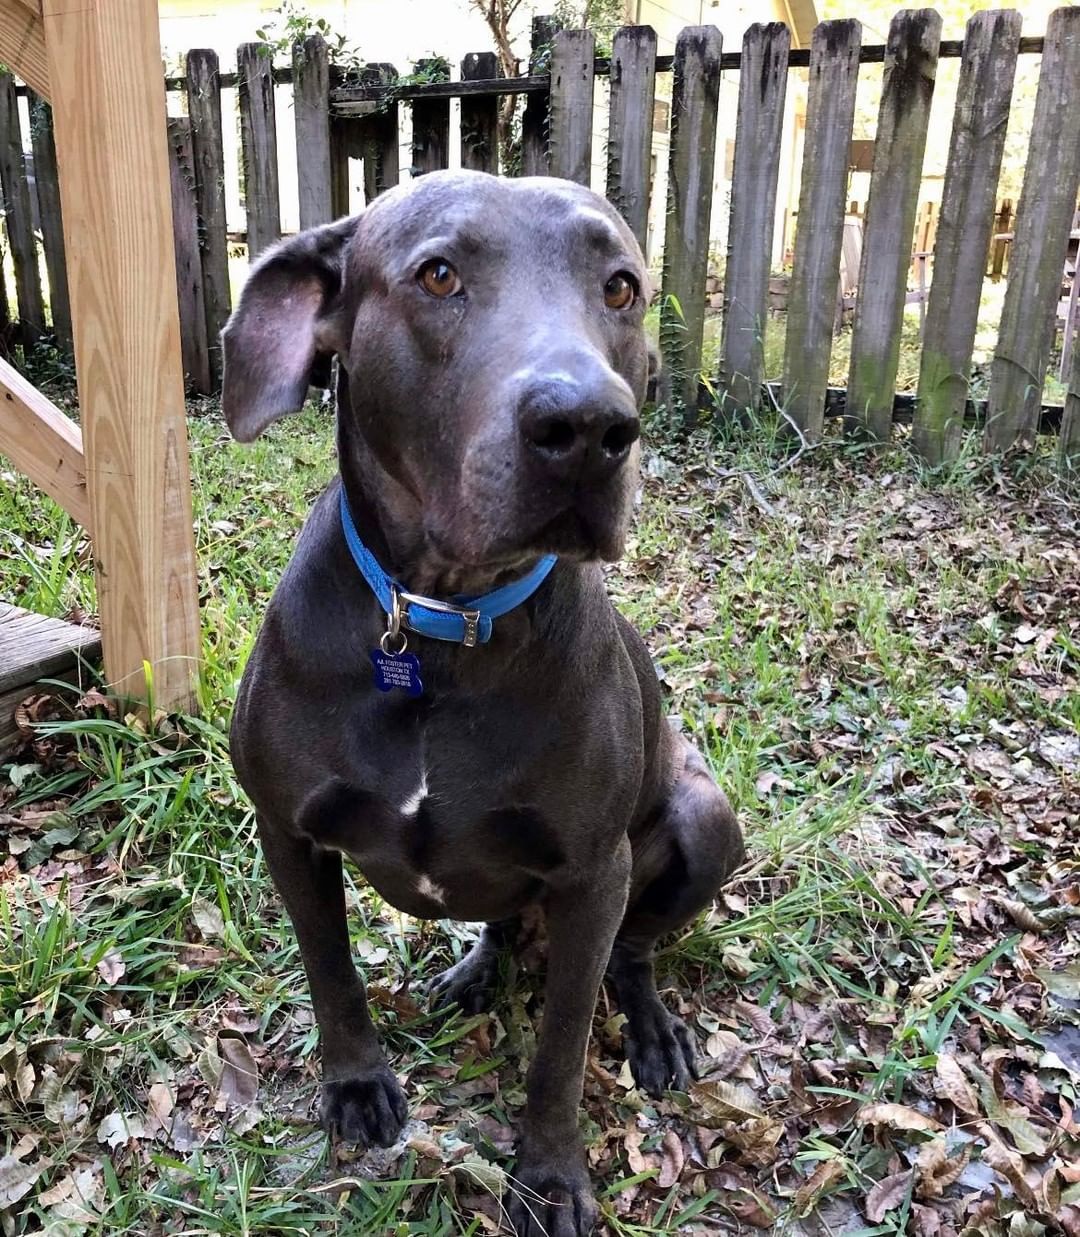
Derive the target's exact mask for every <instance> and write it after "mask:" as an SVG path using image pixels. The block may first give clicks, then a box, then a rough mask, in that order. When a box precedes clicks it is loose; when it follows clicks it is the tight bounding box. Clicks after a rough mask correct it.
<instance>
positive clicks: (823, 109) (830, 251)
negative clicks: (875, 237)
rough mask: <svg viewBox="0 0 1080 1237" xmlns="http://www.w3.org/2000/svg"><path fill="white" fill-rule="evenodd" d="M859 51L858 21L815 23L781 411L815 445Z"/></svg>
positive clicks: (821, 411)
mask: <svg viewBox="0 0 1080 1237" xmlns="http://www.w3.org/2000/svg"><path fill="white" fill-rule="evenodd" d="M861 46H862V27H861V26H860V25H859V23H858V22H857V21H829V22H822V23H821V24H820V25H819V26H818V27H817V28H816V29H815V31H814V34H813V39H812V42H811V46H810V90H809V96H808V99H807V105H806V132H805V137H804V141H803V166H802V181H801V183H800V187H799V226H798V228H797V229H796V231H795V258H794V262H793V265H792V269H791V291H790V292H789V294H788V320H787V336H786V338H785V341H784V406H785V409H786V411H787V413H788V415H789V416H790V417H791V418H792V420H793V421H794V422H795V424H796V425H797V426H798V427H799V428H800V429H801V430H802V432H803V434H804V435H805V436H806V437H807V438H808V439H811V440H815V441H816V440H817V439H819V438H820V437H821V432H822V428H823V427H824V424H825V393H826V391H827V389H828V385H829V354H830V352H831V349H832V330H833V320H834V317H835V315H836V313H837V286H838V285H837V275H838V272H839V269H840V252H841V248H842V246H843V239H844V199H845V197H846V196H847V178H848V157H849V152H850V149H851V132H852V126H853V124H854V120H855V91H856V88H857V87H858V82H859V51H860V48H861ZM842 291H843V290H842V289H841V293H842Z"/></svg>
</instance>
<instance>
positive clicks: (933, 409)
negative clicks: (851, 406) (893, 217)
mask: <svg viewBox="0 0 1080 1237" xmlns="http://www.w3.org/2000/svg"><path fill="white" fill-rule="evenodd" d="M1019 50H1020V14H1019V13H1017V12H1015V11H1002V10H997V11H991V12H985V13H976V14H975V16H974V17H972V18H971V19H970V20H969V21H968V23H967V30H966V32H965V35H964V55H963V61H962V63H961V65H960V81H959V83H958V85H957V88H956V111H955V114H954V117H953V129H952V137H951V139H950V143H949V162H948V165H947V167H946V170H945V187H944V190H943V192H942V199H941V212H940V215H939V222H938V228H937V237H936V243H935V246H934V279H933V283H932V284H931V286H930V298H929V304H928V305H927V307H926V321H925V329H924V331H923V346H922V355H921V357H920V363H919V387H918V394H917V397H916V405H915V424H914V427H913V429H912V443H913V445H914V447H915V449H916V451H918V452H919V454H920V455H922V456H923V458H924V459H926V460H927V461H928V462H929V463H931V464H940V463H942V462H943V461H944V460H948V459H953V458H954V457H955V456H956V454H957V452H958V450H959V448H960V442H961V438H962V435H963V428H964V410H965V408H966V405H967V395H968V375H969V373H970V371H971V354H972V352H973V351H974V348H975V331H976V329H977V327H978V321H979V303H980V301H981V299H982V290H983V279H984V276H985V271H986V255H987V252H988V250H989V248H990V238H991V235H992V232H993V227H994V195H995V194H996V192H997V183H998V174H999V173H1000V171H1001V156H1002V153H1003V151H1004V149H1005V130H1006V126H1007V125H1008V122H1009V102H1010V99H1011V98H1012V88H1013V76H1014V74H1015V72H1016V56H1017V53H1018V52H1019ZM922 243H923V244H924V245H925V244H926V241H925V240H924V241H923V242H922Z"/></svg>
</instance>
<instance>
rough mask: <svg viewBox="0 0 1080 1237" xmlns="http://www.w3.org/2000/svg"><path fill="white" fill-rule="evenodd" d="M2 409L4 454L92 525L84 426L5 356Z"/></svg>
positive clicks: (0, 446)
mask: <svg viewBox="0 0 1080 1237" xmlns="http://www.w3.org/2000/svg"><path fill="white" fill-rule="evenodd" d="M0 410H2V415H0V453H2V454H3V455H6V456H7V457H8V459H9V460H11V462H12V463H13V464H14V465H15V467H16V468H17V469H18V470H19V472H21V473H23V474H24V475H25V476H27V477H29V478H30V480H31V481H33V483H34V484H35V485H36V486H37V487H38V489H40V490H44V491H45V493H46V494H48V496H49V497H50V498H51V499H52V500H53V501H54V502H57V503H59V504H60V506H61V507H63V508H64V510H65V511H66V512H67V513H68V514H69V515H70V516H71V518H72V519H73V520H76V521H77V522H78V523H79V524H81V525H82V526H83V528H86V529H89V527H90V503H89V500H88V498H87V494H86V462H85V459H84V457H83V436H82V430H80V429H79V427H78V426H77V425H76V424H75V422H74V421H72V420H71V418H70V417H66V416H64V414H63V413H62V412H61V411H60V409H59V408H57V407H56V405H55V404H54V403H52V402H51V400H49V399H47V398H46V397H45V396H44V395H42V393H41V392H40V391H39V390H38V389H37V388H36V387H35V386H33V385H31V383H29V382H28V381H27V380H26V379H25V378H24V377H23V376H22V374H20V373H19V372H18V370H16V369H14V368H13V367H12V366H11V365H9V364H8V362H7V361H5V360H2V359H0Z"/></svg>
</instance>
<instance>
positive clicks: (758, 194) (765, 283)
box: [719, 22, 791, 411]
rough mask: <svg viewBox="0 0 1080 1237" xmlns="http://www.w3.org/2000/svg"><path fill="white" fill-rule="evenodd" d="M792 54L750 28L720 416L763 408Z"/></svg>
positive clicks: (762, 30) (778, 29)
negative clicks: (722, 412) (771, 277)
mask: <svg viewBox="0 0 1080 1237" xmlns="http://www.w3.org/2000/svg"><path fill="white" fill-rule="evenodd" d="M790 46H791V35H790V34H789V32H788V28H787V26H785V25H782V24H781V23H780V22H770V23H769V24H768V25H753V26H751V27H750V28H749V30H747V32H746V34H745V36H744V37H743V45H742V62H741V67H740V69H739V116H738V122H737V126H736V130H735V162H734V168H733V170H732V178H731V221H730V224H729V227H728V248H727V264H726V268H725V272H724V329H723V338H722V341H721V346H720V354H721V361H720V383H719V385H720V391H721V394H722V407H723V408H724V409H725V410H726V411H732V410H734V409H746V408H749V409H756V408H757V407H758V404H759V403H760V402H761V384H762V382H763V381H764V378H765V323H766V321H767V320H768V308H769V269H770V267H771V266H772V248H773V234H774V232H775V231H776V185H777V181H778V179H779V176H780V141H781V138H782V136H783V125H784V96H785V94H786V93H787V76H788V50H789V48H790Z"/></svg>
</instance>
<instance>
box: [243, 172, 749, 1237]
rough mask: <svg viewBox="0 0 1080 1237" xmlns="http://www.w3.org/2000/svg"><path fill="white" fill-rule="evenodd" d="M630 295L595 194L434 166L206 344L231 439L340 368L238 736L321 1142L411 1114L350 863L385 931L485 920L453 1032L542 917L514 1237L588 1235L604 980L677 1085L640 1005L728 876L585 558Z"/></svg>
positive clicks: (610, 474)
mask: <svg viewBox="0 0 1080 1237" xmlns="http://www.w3.org/2000/svg"><path fill="white" fill-rule="evenodd" d="M648 299H649V291H648V276H647V273H646V270H645V266H644V263H643V260H642V256H641V252H640V250H639V249H638V246H637V244H636V243H635V241H634V238H633V236H632V234H631V233H630V231H629V229H628V228H627V227H626V225H625V224H624V223H623V221H622V220H621V219H620V217H619V215H618V214H617V213H616V212H615V211H614V210H613V209H612V208H611V207H610V206H609V205H608V204H607V203H606V202H605V201H604V200H603V199H602V198H600V197H598V196H596V195H595V194H593V193H591V192H589V191H588V190H586V189H583V188H580V187H579V186H577V185H574V184H571V183H569V182H566V181H558V180H549V179H541V178H537V179H524V180H499V179H495V178H494V177H490V176H485V175H481V174H479V173H466V172H454V173H435V174H432V175H430V176H425V177H423V178H422V179H420V180H417V181H413V182H411V183H410V184H407V185H403V186H401V187H400V188H398V189H395V190H393V191H392V192H389V193H387V194H385V195H384V196H383V197H380V198H379V199H378V200H377V201H376V202H375V203H374V204H373V205H372V206H371V207H369V208H368V209H367V210H366V211H364V212H363V213H362V214H361V215H359V216H357V217H356V218H352V219H345V220H341V221H340V222H338V223H334V224H331V225H328V226H326V227H323V228H318V229H314V230H312V231H309V232H305V233H303V234H302V235H300V236H297V237H296V238H295V239H292V240H289V241H286V242H285V243H283V244H281V245H279V246H278V247H276V248H275V249H273V250H271V251H270V252H268V253H267V254H266V255H265V256H264V257H262V258H261V259H260V261H259V262H258V264H257V265H256V266H255V267H254V269H253V270H252V272H251V275H250V277H249V279H248V282H247V285H246V287H245V288H244V292H243V296H242V297H241V299H240V303H239V305H238V307H237V309H236V311H235V313H234V314H233V316H232V319H231V320H230V322H229V325H228V327H227V329H226V331H225V336H224V345H225V361H226V368H225V393H224V407H225V415H226V417H227V419H228V423H229V427H230V429H231V430H232V432H233V434H234V435H235V436H236V437H237V438H238V439H240V440H241V441H242V442H248V441H250V440H252V439H253V438H255V437H257V436H258V435H259V434H261V433H262V431H263V430H264V429H265V428H266V427H267V426H268V425H269V424H270V423H271V422H272V421H274V420H275V419H276V418H278V417H280V416H282V415H284V414H285V413H289V412H294V411H296V410H297V409H299V408H300V406H301V405H302V403H303V402H304V399H305V397H306V395H307V391H308V386H309V383H312V382H317V381H319V380H322V381H323V382H325V381H326V379H327V378H328V376H329V371H330V362H331V361H332V359H333V358H335V357H336V358H337V361H338V369H337V375H338V377H337V435H338V455H339V463H340V471H341V476H340V479H339V480H335V481H334V482H333V483H332V484H331V485H330V487H329V488H328V489H327V491H326V492H325V493H324V494H323V495H322V497H321V498H320V499H319V501H318V503H317V504H316V506H315V509H314V511H313V512H312V514H311V516H310V518H309V519H308V521H307V524H306V526H305V528H304V530H303V532H302V534H301V536H300V539H299V542H298V544H297V547H296V552H295V554H294V555H293V558H292V561H291V563H290V564H289V566H288V569H287V570H286V572H285V574H284V576H283V577H282V580H281V583H280V584H279V586H278V588H277V591H276V592H275V594H274V596H273V599H272V601H271V602H270V607H269V609H268V611H267V615H266V621H265V623H264V624H263V628H262V631H261V633H260V635H259V638H258V641H257V643H256V645H255V649H254V651H253V653H252V655H251V659H250V661H249V662H248V665H247V670H246V672H245V674H244V679H243V683H242V685H241V688H240V692H239V696H238V699H237V704H236V712H235V715H234V718H233V725H232V753H233V759H234V761H235V765H236V770H237V774H238V776H239V778H240V781H241V782H242V783H243V785H244V788H245V789H246V790H247V792H248V794H249V795H250V796H251V799H252V800H253V802H254V804H255V807H256V809H257V812H258V822H259V832H260V836H261V839H262V845H263V850H264V852H265V854H266V860H267V863H268V865H269V868H270V871H271V873H272V874H273V877H274V881H275V883H276V884H277V887H278V890H279V891H280V894H281V897H282V900H283V901H284V903H285V906H286V908H287V910H288V912H289V915H290V917H291V919H292V922H293V925H294V928H295V930H296V934H297V937H298V938H299V943H300V950H301V953H302V955H303V960H304V967H305V969H306V971H307V976H308V981H309V983H310V985H311V995H312V1000H313V1002H314V1007H315V1014H316V1017H317V1019H318V1023H319V1030H320V1034H321V1039H322V1058H323V1085H322V1116H323V1121H324V1123H325V1125H326V1127H327V1129H328V1130H329V1131H330V1132H331V1133H332V1134H333V1133H336V1134H338V1135H340V1136H341V1137H343V1138H345V1139H348V1140H350V1141H355V1142H360V1143H366V1144H379V1145H381V1146H387V1145H389V1144H391V1143H393V1142H394V1140H395V1138H396V1137H397V1135H398V1133H399V1131H400V1129H401V1126H402V1124H403V1122H404V1120H405V1115H406V1103H405V1096H404V1094H403V1092H402V1089H401V1087H400V1085H399V1083H398V1081H397V1079H396V1077H395V1076H394V1074H393V1072H392V1071H391V1069H390V1068H389V1066H388V1065H387V1063H386V1059H385V1057H384V1056H383V1053H382V1050H381V1049H380V1047H379V1042H378V1039H377V1037H376V1034H375V1030H374V1027H373V1025H372V1021H371V1017H370V1015H369V1013H368V1008H367V1001H366V996H365V992H364V984H363V982H362V980H361V979H360V977H359V976H358V975H357V973H356V970H355V968H354V966H353V961H352V957H351V954H350V948H349V935H348V929H347V926H346V918H345V900H344V894H343V886H342V866H341V857H342V855H347V856H348V857H349V858H350V859H352V860H353V861H354V862H355V863H356V864H357V866H358V867H359V868H361V869H362V871H363V873H364V875H365V876H366V878H367V879H368V880H369V881H370V883H371V884H372V885H373V886H374V887H375V888H376V889H377V890H378V891H379V893H380V894H381V896H382V897H383V898H385V899H386V901H387V902H389V903H390V904H391V905H393V906H395V907H397V908H399V909H400V910H402V911H404V912H406V913H407V914H410V915H417V916H422V917H424V918H439V919H444V918H450V919H460V920H472V921H482V922H483V923H484V924H485V925H486V926H485V927H484V928H483V930H482V932H481V933H480V937H479V939H478V940H477V942H476V944H475V945H474V946H473V948H472V950H471V952H470V953H469V954H468V955H467V956H466V957H465V958H464V959H463V960H462V961H461V962H459V963H458V964H457V965H456V966H454V967H452V968H451V969H450V970H449V971H447V972H446V973H445V974H444V975H442V976H441V977H439V979H437V980H436V981H435V983H434V989H435V992H436V995H437V998H438V999H440V1000H442V1001H445V1002H457V1003H458V1004H459V1005H460V1006H461V1007H462V1008H463V1009H465V1010H467V1011H477V1010H482V1009H486V1008H488V1007H489V1002H490V1001H491V998H492V995H493V987H494V984H495V979H496V976H497V971H498V967H497V960H498V951H499V950H500V948H501V947H504V946H506V945H508V944H509V943H510V942H511V941H512V939H513V936H514V934H515V932H516V926H517V923H518V917H519V916H520V914H521V913H522V912H523V911H524V910H526V909H527V908H530V907H533V906H539V907H542V909H543V912H544V917H545V919H546V925H547V935H548V963H547V968H548V971H547V982H546V990H545V1006H544V1016H543V1025H542V1028H541V1030H540V1034H539V1039H538V1043H537V1048H536V1054H535V1056H534V1058H533V1061H532V1064H531V1067H530V1069H529V1073H528V1086H527V1094H528V1102H527V1106H526V1109H525V1113H524V1115H523V1118H522V1122H521V1129H520V1139H519V1145H518V1158H517V1168H516V1171H515V1176H516V1179H517V1183H518V1189H517V1192H516V1194H515V1197H514V1200H513V1202H512V1203H511V1206H510V1213H509V1214H510V1221H511V1223H512V1224H513V1226H514V1228H515V1230H516V1231H517V1233H519V1234H521V1235H522V1237H524V1235H525V1234H529V1235H539V1234H541V1233H546V1234H549V1235H550V1237H582V1235H583V1234H586V1233H588V1232H589V1231H590V1230H591V1229H592V1226H593V1222H594V1219H595V1215H596V1205H595V1203H594V1201H593V1197H592V1192H591V1189H590V1186H589V1180H588V1176H587V1172H586V1162H585V1154H584V1148H583V1145H582V1140H581V1135H580V1133H579V1131H578V1108H579V1105H580V1101H581V1089H582V1075H583V1070H584V1064H585V1055H586V1047H587V1041H588V1036H589V1027H590V1023H591V1019H592V1014H593V1009H594V1007H595V1004H596V997H597V991H598V989H599V987H600V983H601V981H602V980H603V978H604V976H605V973H606V975H607V978H608V980H609V981H610V983H611V985H612V987H613V990H614V993H615V996H616V998H617V1000H618V1002H619V1006H620V1008H621V1010H622V1012H623V1013H624V1014H625V1015H626V1024H625V1044H626V1052H627V1056H628V1058H629V1061H630V1067H631V1070H632V1071H633V1075H634V1078H635V1079H636V1081H637V1083H638V1085H639V1086H640V1087H642V1088H643V1089H644V1090H646V1091H648V1092H649V1093H650V1094H653V1095H659V1094H660V1093H662V1092H663V1091H664V1090H665V1089H666V1088H680V1089H681V1088H685V1087H686V1086H687V1085H688V1083H689V1080H690V1078H691V1077H692V1076H693V1074H694V1040H693V1036H692V1035H691V1033H690V1031H689V1030H688V1028H687V1027H686V1026H685V1025H684V1024H683V1023H682V1022H681V1021H680V1020H679V1019H678V1018H676V1017H674V1016H673V1015H672V1014H670V1013H669V1012H668V1011H667V1010H666V1009H665V1008H664V1006H663V1005H662V1003H661V1001H660V998H659V996H658V995H657V991H656V982H655V978H654V974H653V964H652V953H653V948H654V946H655V943H656V941H657V939H658V938H659V937H661V936H663V935H664V934H665V933H668V932H672V931H675V930H676V929H679V928H681V927H683V926H684V925H685V924H687V923H688V922H689V921H690V920H691V919H692V918H693V917H694V916H695V915H696V914H697V913H698V912H699V911H700V910H702V908H703V907H706V906H708V905H709V903H710V901H711V899H712V898H713V896H714V895H715V893H716V891H717V889H718V888H719V887H720V885H721V884H722V882H723V881H724V879H725V877H726V876H727V874H728V873H729V872H730V871H731V869H732V868H733V867H734V866H735V865H736V864H737V863H738V862H739V861H740V860H741V857H742V840H741V837H740V833H739V828H738V825H737V824H736V821H735V818H734V816H733V815H732V812H731V809H730V807H729V806H728V803H727V800H726V799H725V798H724V796H723V794H722V793H721V792H720V790H719V789H718V788H717V786H716V785H715V783H714V782H713V780H712V778H711V777H710V775H709V773H708V771H707V769H706V767H705V764H704V762H703V760H702V758H701V757H700V755H699V754H698V753H697V752H696V751H695V750H694V748H693V747H691V746H690V745H689V744H688V743H687V742H686V740H685V739H683V738H682V737H680V736H679V735H678V734H677V733H676V732H675V731H674V730H672V729H671V728H670V727H669V726H668V725H667V723H666V722H665V721H664V720H663V718H662V716H661V701H660V695H659V691H658V687H657V681H656V675H655V673H654V671H653V667H652V665H651V663H650V660H649V656H648V654H647V652H646V650H645V646H644V645H643V644H642V642H641V639H640V638H639V637H638V636H637V634H636V633H635V632H634V631H633V630H632V628H631V627H630V626H629V624H628V623H626V621H625V620H624V619H622V618H621V617H620V616H619V615H618V614H617V613H616V612H615V610H614V608H613V607H612V605H611V603H610V601H609V600H608V598H607V596H606V594H605V592H604V586H603V580H602V573H601V568H600V566H599V561H600V560H603V559H608V560H610V559H615V558H616V557H617V556H618V555H619V554H620V552H621V549H622V545H623V540H624V537H625V533H626V528H627V523H628V521H629V518H630V513H631V507H632V502H633V493H634V487H635V484H636V479H637V465H638V457H639V446H638V442H637V439H638V432H639V426H638V412H639V409H640V407H641V403H642V401H643V399H644V395H645V390H646V385H647V382H648V379H649V368H650V361H649V349H648V346H647V344H646V338H645V334H644V332H643V330H642V318H643V316H644V313H645V309H646V306H647V305H648ZM406 590H407V591H406ZM406 648H407V650H408V651H406Z"/></svg>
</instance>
